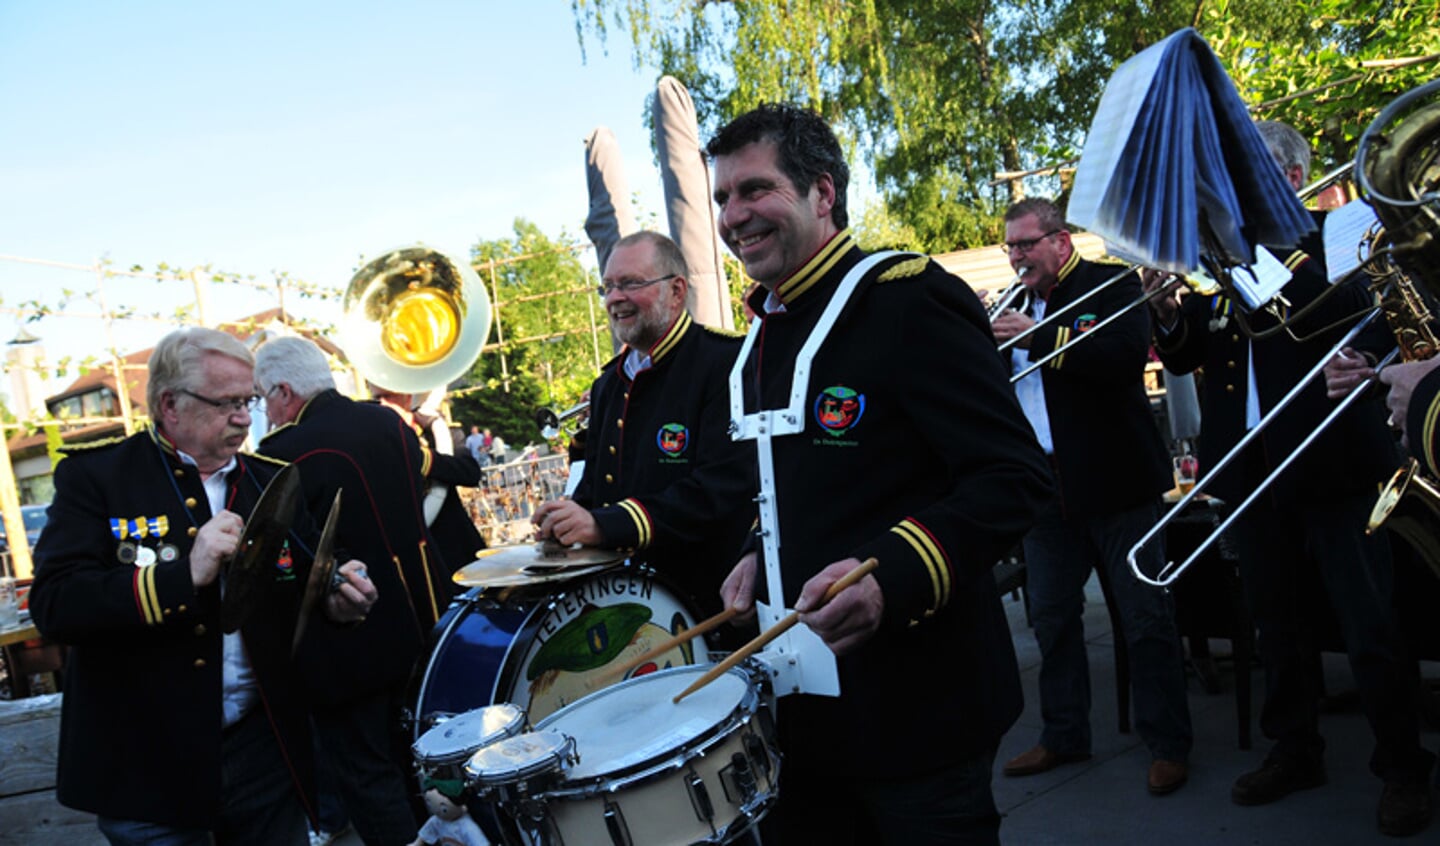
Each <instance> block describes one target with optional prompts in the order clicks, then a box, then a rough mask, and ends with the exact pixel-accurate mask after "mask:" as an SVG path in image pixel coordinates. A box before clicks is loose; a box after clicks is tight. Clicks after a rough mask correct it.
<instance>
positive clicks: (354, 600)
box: [325, 558, 380, 623]
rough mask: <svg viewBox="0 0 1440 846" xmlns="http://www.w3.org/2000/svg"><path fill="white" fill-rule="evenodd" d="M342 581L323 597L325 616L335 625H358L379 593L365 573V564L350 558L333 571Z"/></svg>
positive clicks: (378, 596) (372, 605)
mask: <svg viewBox="0 0 1440 846" xmlns="http://www.w3.org/2000/svg"><path fill="white" fill-rule="evenodd" d="M335 572H336V574H337V575H339V576H341V577H342V578H343V579H344V581H342V582H340V584H339V585H337V586H336V588H335V589H334V590H332V591H330V593H328V594H326V596H325V616H327V617H329V618H330V619H331V620H332V621H334V622H336V623H358V622H360V621H361V620H364V619H365V615H366V614H369V613H370V609H371V608H373V607H374V605H375V600H377V599H379V598H380V592H379V591H377V590H375V583H374V582H372V581H370V576H369V575H368V574H367V573H366V572H365V562H363V561H357V560H356V559H354V558H352V559H350V560H349V561H346V562H345V563H344V564H341V565H340V568H339V569H338V570H336V571H335Z"/></svg>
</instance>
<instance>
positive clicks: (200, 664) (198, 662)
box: [195, 658, 205, 670]
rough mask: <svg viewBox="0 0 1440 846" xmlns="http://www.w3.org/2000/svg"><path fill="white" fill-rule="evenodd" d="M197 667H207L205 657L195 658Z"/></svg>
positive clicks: (198, 668)
mask: <svg viewBox="0 0 1440 846" xmlns="http://www.w3.org/2000/svg"><path fill="white" fill-rule="evenodd" d="M195 669H197V670H203V669H205V659H204V658H196V659H195Z"/></svg>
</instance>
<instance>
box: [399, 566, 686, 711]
mask: <svg viewBox="0 0 1440 846" xmlns="http://www.w3.org/2000/svg"><path fill="white" fill-rule="evenodd" d="M452 610H453V611H454V612H455V613H454V617H453V618H452V619H451V620H450V621H449V622H448V623H447V624H445V625H444V628H443V630H442V633H441V636H440V641H439V643H438V644H437V645H436V647H435V649H434V650H433V651H432V653H431V656H430V660H429V662H428V664H427V666H426V668H425V675H424V677H423V678H422V680H421V685H420V691H419V694H418V697H417V707H416V712H415V713H416V716H417V718H418V719H417V721H416V725H417V729H418V730H419V731H424V730H425V729H426V728H428V727H429V726H430V725H432V724H433V722H434V720H435V717H436V716H437V715H450V714H457V713H463V712H465V711H470V710H473V709H476V708H482V707H484V706H486V705H492V704H497V703H503V702H509V703H513V704H515V705H516V706H518V707H519V708H521V709H522V710H523V711H525V713H526V715H527V717H528V719H529V721H530V722H531V723H532V724H533V723H535V722H536V721H539V720H541V719H543V718H545V717H546V716H548V715H549V714H551V713H553V712H554V711H556V710H558V709H560V708H562V707H564V706H565V705H567V704H569V703H571V702H574V701H576V700H578V699H580V698H582V697H584V696H586V695H588V694H590V693H593V692H595V691H597V690H600V689H602V688H604V687H607V686H609V685H611V684H614V683H616V682H619V681H623V680H625V679H627V678H633V677H635V676H640V675H645V674H648V673H652V672H655V671H656V670H662V669H665V668H667V667H680V666H688V665H691V664H695V663H697V660H699V661H703V660H705V659H706V657H707V656H706V655H705V654H704V649H705V647H704V643H703V642H702V641H699V639H697V640H692V641H690V642H688V643H685V644H683V645H681V646H678V647H675V648H674V649H671V650H670V651H668V652H666V653H665V654H663V655H661V656H659V657H657V658H654V659H652V660H651V661H650V662H647V663H646V664H642V665H641V666H639V667H636V668H634V669H632V670H630V671H629V672H628V673H626V674H625V675H624V676H613V673H612V668H613V667H618V666H619V665H621V664H623V663H625V662H627V661H629V660H631V659H632V658H634V657H636V656H638V655H641V654H643V653H645V652H648V651H649V650H650V649H651V648H652V647H654V646H656V645H658V644H659V643H661V642H662V641H664V640H667V639H669V638H671V637H673V636H674V635H676V634H679V633H680V632H682V631H685V630H686V629H689V628H693V627H694V625H695V622H696V616H695V614H694V612H693V611H692V610H691V609H690V608H689V607H688V606H687V605H686V604H685V603H684V602H683V601H682V600H681V598H680V594H679V593H678V592H676V591H675V590H673V589H672V588H670V587H669V585H668V584H666V583H665V581H664V580H663V579H661V578H658V577H656V576H653V575H647V574H646V573H645V572H643V571H642V570H640V569H639V568H637V567H628V566H627V567H622V568H619V569H615V570H610V571H607V572H604V573H600V574H597V575H593V576H590V577H589V578H585V579H581V580H578V581H576V582H573V583H566V584H563V585H557V586H556V587H555V590H554V592H553V593H552V594H551V595H550V596H548V597H543V598H530V599H527V600H525V601H524V602H521V603H518V604H517V603H510V604H505V603H499V602H497V601H496V600H494V599H491V598H490V597H489V595H487V593H486V592H485V591H484V590H482V589H476V590H472V591H470V592H469V593H467V594H466V595H465V597H464V599H463V600H461V602H460V603H457V606H456V607H454V608H452ZM697 652H698V657H697Z"/></svg>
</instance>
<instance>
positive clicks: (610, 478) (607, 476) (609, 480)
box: [605, 473, 615, 482]
mask: <svg viewBox="0 0 1440 846" xmlns="http://www.w3.org/2000/svg"><path fill="white" fill-rule="evenodd" d="M605 481H607V482H613V481H615V477H614V476H611V475H610V474H609V473H606V474H605Z"/></svg>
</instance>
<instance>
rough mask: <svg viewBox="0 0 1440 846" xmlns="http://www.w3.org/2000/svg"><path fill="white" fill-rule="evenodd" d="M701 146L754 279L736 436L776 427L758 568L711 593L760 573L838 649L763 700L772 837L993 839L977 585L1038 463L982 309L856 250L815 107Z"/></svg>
mask: <svg viewBox="0 0 1440 846" xmlns="http://www.w3.org/2000/svg"><path fill="white" fill-rule="evenodd" d="M708 152H709V154H710V156H711V157H712V159H713V160H714V165H715V181H714V184H715V199H716V201H717V202H718V203H719V205H720V220H719V229H720V236H721V238H722V239H723V240H724V241H725V243H726V244H727V246H729V248H730V250H731V252H733V253H734V254H735V255H736V256H738V257H739V258H740V260H741V261H742V262H744V265H745V271H746V272H747V273H748V274H749V275H750V276H751V277H752V278H754V279H755V280H756V281H757V282H759V283H760V285H761V286H762V287H761V288H760V289H757V290H756V291H755V293H754V295H753V296H752V297H751V299H750V306H751V307H752V308H753V309H754V311H755V312H756V314H758V315H761V317H760V318H759V325H758V326H755V325H752V329H751V336H750V337H751V338H752V339H754V340H752V341H747V344H749V345H750V347H749V350H748V353H742V357H744V366H743V369H742V371H741V372H740V373H739V374H738V376H737V377H736V378H735V380H734V384H733V387H732V390H736V391H737V392H738V393H742V394H743V398H740V397H737V398H736V399H735V400H732V403H733V405H734V406H735V408H736V410H737V411H739V410H740V409H741V408H742V400H743V414H744V419H743V420H737V421H736V425H737V427H740V430H741V431H742V433H744V432H747V431H748V430H749V429H750V428H751V422H750V421H751V419H752V418H754V417H761V418H764V417H765V415H766V414H767V413H768V414H771V415H773V416H772V417H770V418H769V420H770V424H767V425H765V426H764V427H759V428H758V431H757V437H759V438H761V439H762V441H761V442H762V443H763V442H764V440H767V439H768V440H770V443H771V448H770V450H769V451H768V453H767V451H765V450H761V451H760V453H759V455H760V456H761V457H762V459H763V460H766V461H767V462H771V458H772V456H773V462H771V464H772V469H773V473H765V474H764V476H763V478H767V479H773V485H772V486H771V487H773V490H765V491H763V492H762V497H763V500H762V502H761V507H762V509H770V510H772V511H773V512H776V514H777V515H778V516H771V515H768V514H765V513H763V512H762V518H763V522H765V523H767V524H768V525H765V531H766V532H767V535H766V537H765V538H763V539H762V541H761V542H762V543H763V545H764V547H765V552H766V553H767V554H766V560H764V561H761V560H759V559H757V555H756V554H754V553H751V554H749V555H746V556H745V557H744V558H743V559H741V560H740V563H739V564H738V565H737V566H736V567H735V568H734V571H733V572H732V573H731V575H730V576H729V578H728V579H727V580H726V583H725V587H724V598H725V600H726V602H727V604H729V605H731V606H733V607H737V608H740V609H748V608H750V607H751V603H752V601H753V598H754V597H755V596H756V595H757V594H758V595H759V596H761V597H765V596H768V593H767V591H766V588H765V587H763V586H758V585H757V581H758V579H757V575H763V574H764V573H765V572H767V571H775V572H779V573H780V574H781V576H782V579H781V580H782V581H783V587H784V597H783V600H784V604H785V605H786V606H788V607H794V608H796V609H798V610H800V611H801V612H802V613H801V616H800V620H801V621H802V622H804V623H806V625H807V626H809V628H810V629H811V630H812V631H814V632H815V633H816V634H818V635H819V636H820V637H821V638H822V639H823V640H824V641H825V643H826V644H828V645H829V646H830V648H831V649H832V650H833V651H834V652H835V653H836V654H838V655H839V656H840V657H839V659H838V669H839V680H840V695H839V696H838V697H837V698H831V697H824V696H816V695H810V694H797V695H791V696H786V697H784V698H782V699H781V700H780V701H779V704H778V712H779V726H778V730H779V741H780V748H781V752H782V753H783V754H784V755H785V756H786V757H785V765H784V768H783V769H782V770H781V776H780V790H779V803H778V805H777V807H776V810H775V811H774V812H773V813H772V815H771V818H772V819H771V820H770V822H773V823H774V825H773V828H775V829H777V830H778V832H779V833H780V840H781V842H783V843H826V844H845V843H855V842H860V843H876V842H883V843H891V844H902V843H903V844H907V846H913V845H914V844H942V843H943V844H958V843H986V844H994V843H998V832H999V825H1000V816H999V814H998V813H997V811H996V809H995V802H994V797H993V795H992V793H991V789H990V780H991V769H992V768H993V766H994V760H995V752H996V748H997V745H998V743H999V740H1000V737H1001V735H1002V734H1004V732H1005V730H1006V729H1008V728H1009V727H1010V725H1011V724H1012V723H1013V722H1014V721H1015V719H1016V717H1017V716H1018V715H1019V714H1020V710H1021V694H1020V675H1019V671H1018V669H1017V667H1016V663H1015V653H1014V647H1013V645H1012V644H1011V641H1010V632H1009V628H1008V626H1007V624H1006V621H1005V614H1004V610H1003V608H1002V607H1001V605H1000V599H999V597H998V595H997V593H996V589H995V582H994V579H993V577H992V576H991V572H990V571H991V567H992V566H993V565H994V564H995V562H996V561H997V560H999V559H1000V557H1001V556H1002V555H1003V554H1004V553H1005V552H1006V551H1007V550H1008V549H1009V548H1010V547H1011V546H1012V545H1013V544H1014V543H1015V541H1016V540H1018V539H1019V537H1020V536H1021V535H1022V534H1023V533H1024V532H1025V530H1026V529H1028V528H1029V526H1030V524H1031V522H1032V521H1033V519H1034V516H1035V513H1036V511H1037V509H1038V507H1039V505H1040V503H1041V502H1042V501H1043V500H1044V498H1045V496H1046V495H1047V494H1048V493H1049V484H1048V478H1049V472H1048V469H1047V468H1046V466H1045V459H1044V456H1043V454H1042V453H1041V452H1040V449H1039V447H1038V445H1037V444H1036V442H1035V436H1034V434H1033V433H1032V432H1031V431H1030V428H1029V426H1028V425H1027V424H1026V422H1025V418H1024V416H1023V415H1022V414H1021V411H1020V406H1019V404H1018V403H1017V402H1016V400H1015V394H1014V392H1013V391H1012V390H1010V386H1009V384H1008V381H1007V374H1006V373H1005V371H1004V369H1003V368H1002V367H1001V364H1000V360H999V358H998V357H997V356H996V355H995V354H994V341H993V340H992V337H991V334H990V330H989V322H988V320H987V318H986V315H985V311H984V309H983V308H982V307H981V305H980V300H979V299H978V298H977V297H976V296H975V294H974V292H973V291H971V290H970V289H969V288H968V287H967V286H966V285H965V283H964V282H962V281H961V280H959V279H957V278H955V277H953V276H951V275H949V274H947V273H945V272H944V271H943V270H941V269H940V267H939V266H938V265H936V264H935V263H934V262H932V261H930V260H929V259H927V258H924V257H921V256H913V255H898V256H896V255H891V256H880V255H871V254H867V253H866V252H865V251H863V250H861V249H860V247H859V246H858V245H857V244H856V243H855V240H854V237H853V236H852V235H851V233H850V230H849V229H848V228H847V227H848V218H847V214H846V202H845V201H846V197H845V190H846V187H847V184H848V181H849V168H848V166H847V165H846V163H845V160H844V156H843V154H842V153H841V150H840V145H839V143H838V142H837V141H836V139H835V135H834V133H832V132H831V130H830V128H829V127H828V126H827V125H826V124H825V122H824V121H823V120H822V119H821V118H820V117H819V116H818V115H815V114H814V113H812V112H809V111H806V110H803V109H800V108H797V107H795V106H789V105H769V106H761V107H760V108H759V109H756V110H754V111H752V112H749V113H747V114H744V115H742V116H740V117H739V118H736V119H735V121H733V122H732V123H730V124H729V125H728V126H726V127H724V128H723V129H721V130H720V132H719V134H718V135H716V136H715V138H714V139H713V140H711V142H710V144H709V146H708ZM832 306H833V308H832ZM827 321H829V323H828V324H827ZM817 338H823V340H821V341H819V343H816V340H815V339H817ZM802 364H803V366H802ZM792 386H793V387H792ZM800 392H803V395H799V394H800ZM797 395H799V396H798V401H797ZM799 403H803V405H800V406H799V407H798V408H797V407H796V406H797V404H799ZM787 404H788V405H787ZM775 409H779V410H778V411H773V410H775ZM766 410H772V411H768V412H767V411H766ZM802 418H803V419H802ZM787 430H788V432H790V433H787ZM772 505H773V509H772V508H771V506H772ZM777 540H779V541H783V543H784V546H783V547H779V546H778V544H777V543H776V541H777ZM778 549H783V554H781V555H778V556H775V557H776V558H778V559H779V560H778V561H776V560H772V559H771V556H770V555H769V553H770V552H771V550H778ZM871 557H873V558H875V559H877V560H878V561H879V567H878V568H877V569H876V570H875V571H874V572H873V573H871V574H869V575H867V576H865V577H864V578H862V579H861V580H860V581H859V582H857V583H856V584H855V585H854V586H852V587H850V588H848V589H846V590H843V591H842V592H840V593H839V595H838V596H837V597H836V598H835V600H834V601H832V602H830V603H828V604H826V605H824V606H823V607H820V608H818V609H817V607H816V606H817V605H819V599H820V597H821V596H822V595H823V594H824V592H825V591H826V589H827V588H828V587H829V586H830V585H832V584H833V583H835V582H836V581H838V580H839V579H841V578H842V577H843V576H845V575H846V574H847V573H849V572H850V571H851V570H853V569H855V568H856V567H859V566H860V562H861V560H863V559H867V558H871ZM757 570H758V571H759V573H758V574H757ZM765 833H766V834H767V838H766V839H767V841H768V840H769V837H768V834H769V831H768V830H767V831H766V832H765Z"/></svg>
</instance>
